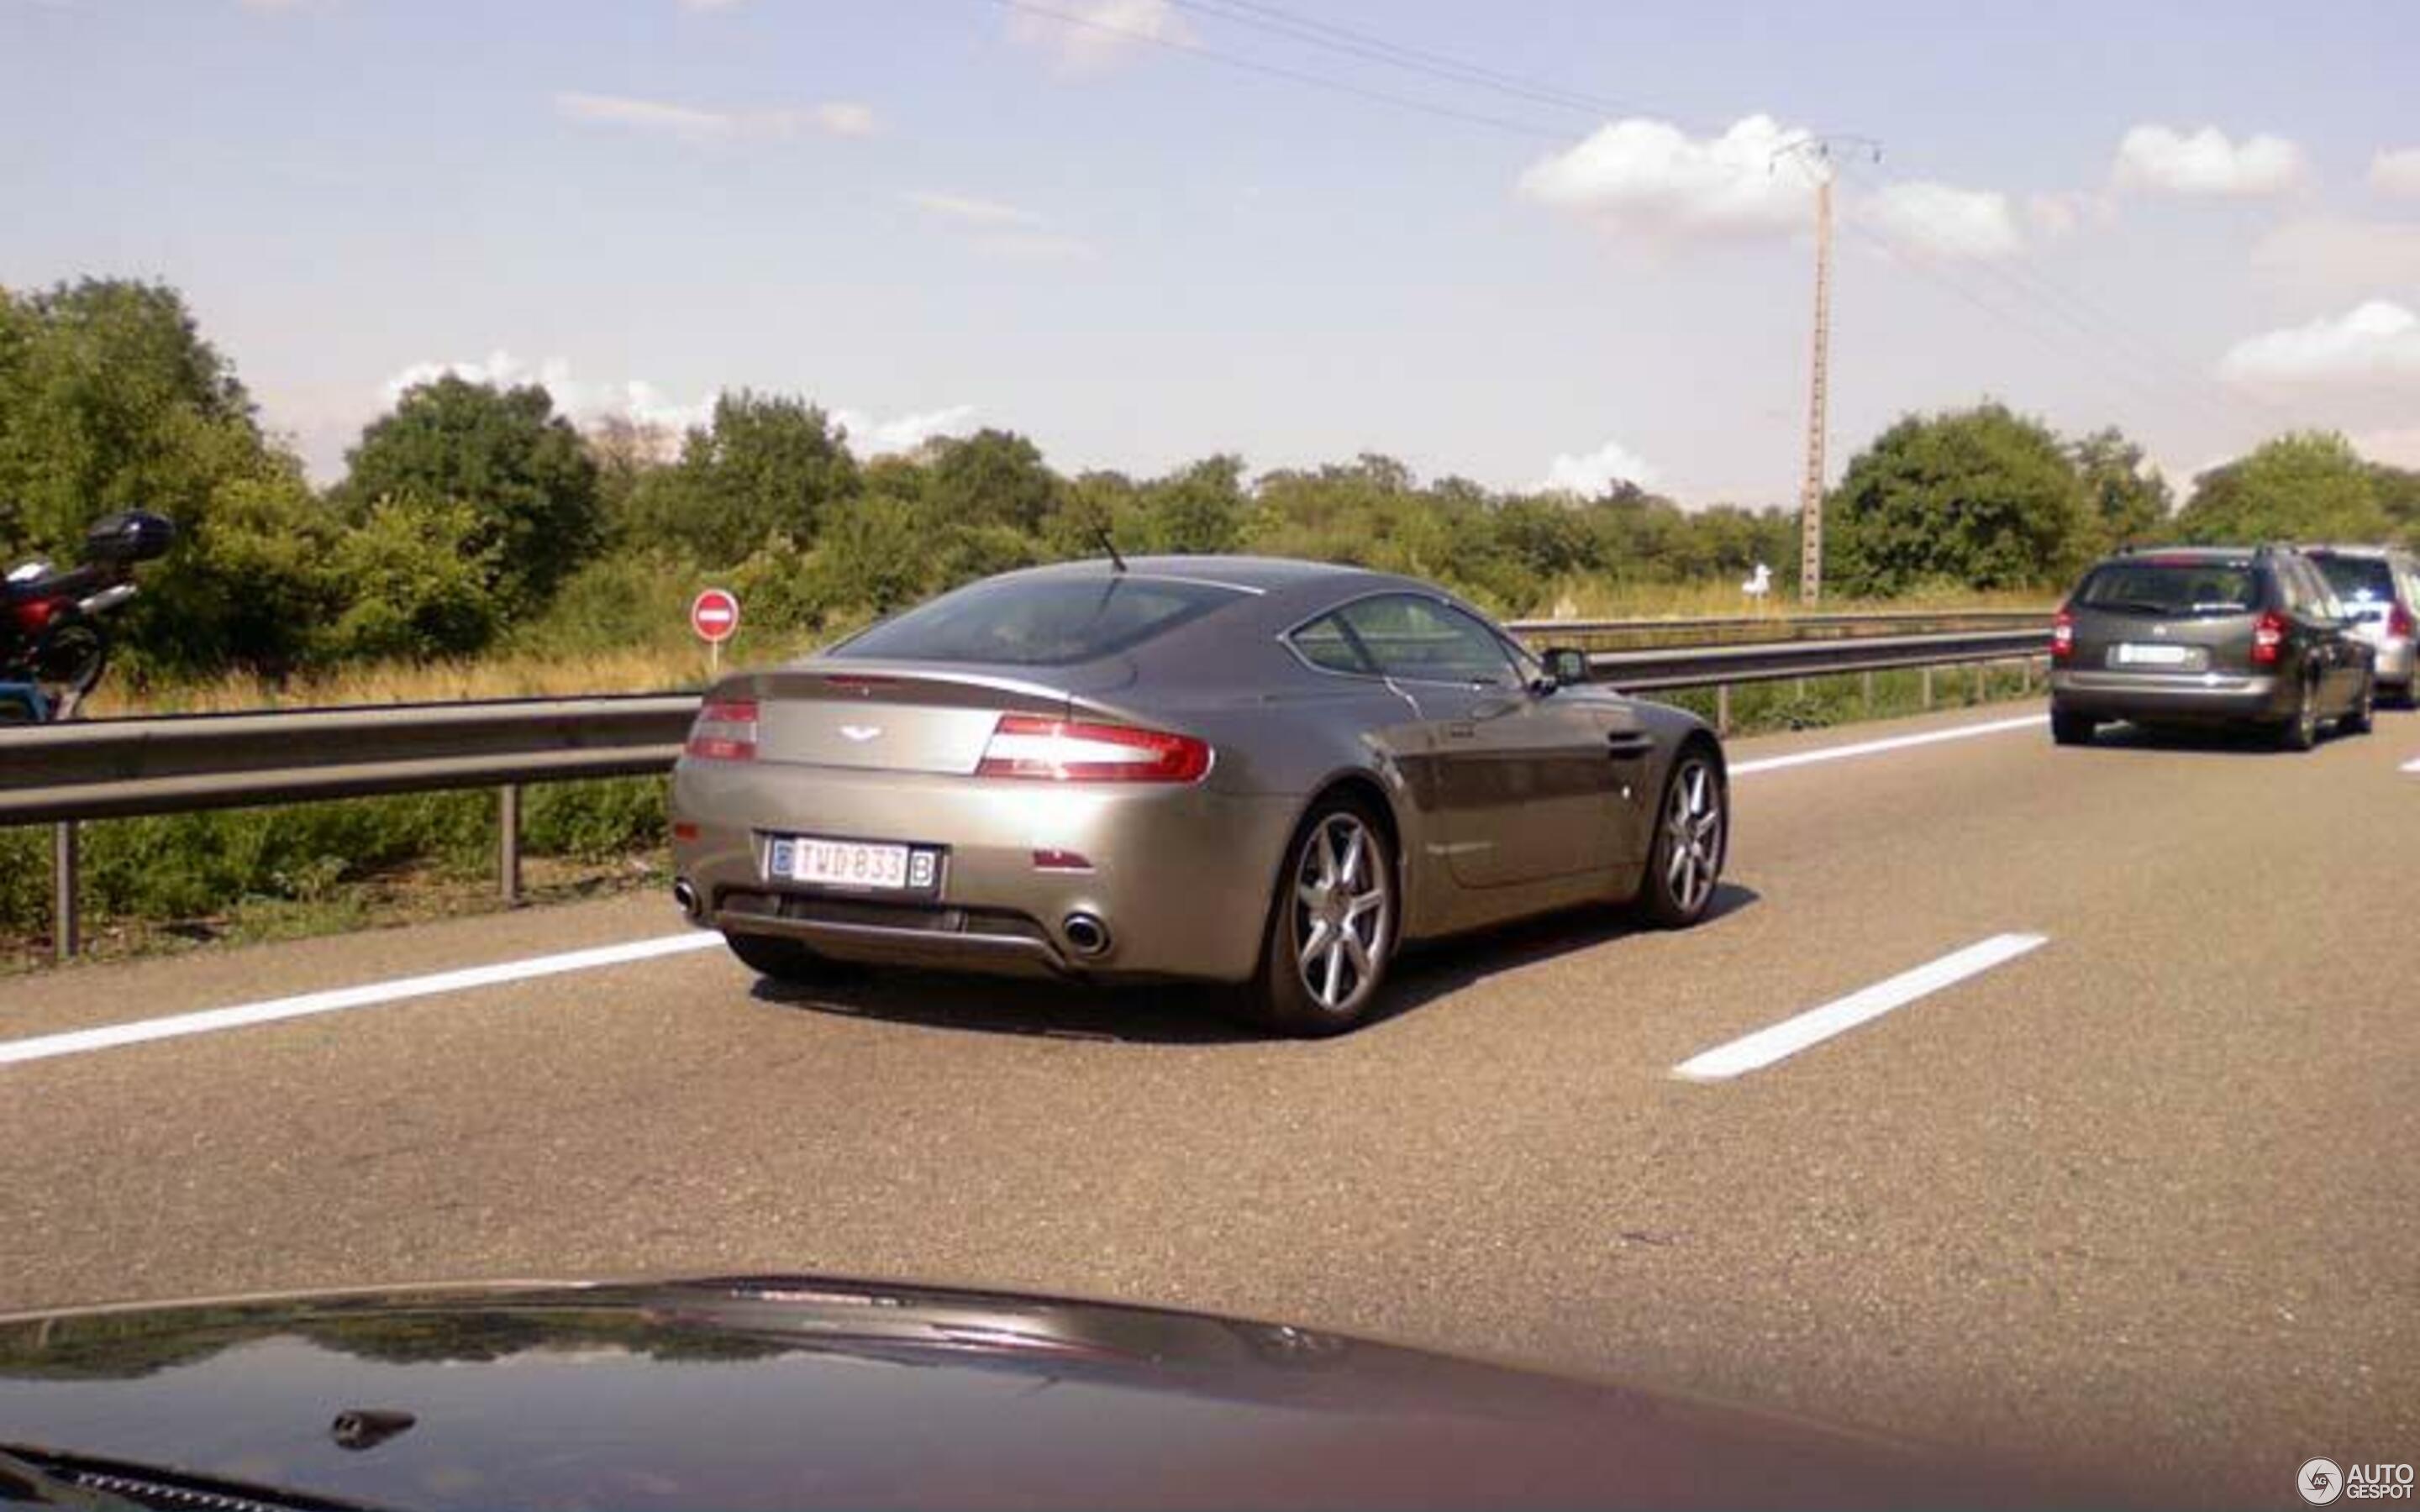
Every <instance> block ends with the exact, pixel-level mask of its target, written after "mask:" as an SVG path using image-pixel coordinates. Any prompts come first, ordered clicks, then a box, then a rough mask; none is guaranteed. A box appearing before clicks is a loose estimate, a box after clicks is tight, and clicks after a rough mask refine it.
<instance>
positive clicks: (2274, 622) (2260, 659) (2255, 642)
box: [2252, 609, 2286, 667]
mask: <svg viewBox="0 0 2420 1512" xmlns="http://www.w3.org/2000/svg"><path fill="white" fill-rule="evenodd" d="M2285 643H2286V617H2285V616H2284V615H2282V614H2280V613H2278V612H2277V611H2276V610H2275V609H2268V610H2265V611H2263V612H2262V614H2261V616H2260V623H2259V624H2257V625H2254V626H2253V627H2252V664H2253V665H2254V666H2256V667H2274V666H2275V665H2277V648H2278V647H2280V646H2282V645H2284V644H2285Z"/></svg>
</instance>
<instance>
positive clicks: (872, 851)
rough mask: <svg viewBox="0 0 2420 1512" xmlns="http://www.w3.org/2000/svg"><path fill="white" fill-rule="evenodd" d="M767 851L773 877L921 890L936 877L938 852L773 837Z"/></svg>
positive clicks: (887, 889)
mask: <svg viewBox="0 0 2420 1512" xmlns="http://www.w3.org/2000/svg"><path fill="white" fill-rule="evenodd" d="M939 867H940V856H939V852H936V851H931V850H926V849H923V848H921V847H919V846H914V845H889V844H882V843H879V842H876V841H856V840H826V839H824V838H822V837H821V836H816V835H776V836H774V837H773V838H772V840H771V841H770V842H769V843H768V855H767V856H766V858H765V870H766V871H767V872H768V873H770V874H771V875H772V876H774V877H776V878H779V879H780V880H782V881H785V882H806V883H812V884H814V885H815V886H817V887H848V888H855V889H860V890H864V891H869V892H923V891H929V890H931V888H932V887H933V884H934V881H935V880H936V879H937V878H938V877H939Z"/></svg>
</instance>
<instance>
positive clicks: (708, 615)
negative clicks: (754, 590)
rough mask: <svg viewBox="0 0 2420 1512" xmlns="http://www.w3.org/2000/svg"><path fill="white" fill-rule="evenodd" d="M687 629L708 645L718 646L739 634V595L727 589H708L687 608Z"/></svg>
mask: <svg viewBox="0 0 2420 1512" xmlns="http://www.w3.org/2000/svg"><path fill="white" fill-rule="evenodd" d="M689 627H690V629H692V630H695V631H696V632H697V638H698V639H699V640H703V641H705V642H706V644H708V645H714V646H719V645H721V644H722V642H724V641H725V640H730V639H731V638H732V637H733V636H735V635H737V634H738V633H739V595H738V594H734V593H733V592H731V591H730V590H729V589H727V588H709V589H707V590H706V592H704V593H702V594H698V595H697V598H696V600H695V601H694V602H693V603H691V604H690V607H689Z"/></svg>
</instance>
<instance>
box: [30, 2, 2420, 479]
mask: <svg viewBox="0 0 2420 1512" xmlns="http://www.w3.org/2000/svg"><path fill="white" fill-rule="evenodd" d="M1019 3H1020V4H1027V0H1019ZM1046 12H1048V13H1046ZM1239 17H1240V18H1243V19H1242V20H1239V19H1238V18H1239ZM1063 18H1075V19H1074V20H1073V21H1071V20H1068V19H1063ZM1250 19H1258V20H1261V21H1263V22H1270V23H1278V24H1279V25H1280V26H1291V27H1293V28H1294V29H1295V33H1296V34H1295V35H1281V34H1280V32H1279V31H1276V30H1272V29H1270V28H1269V27H1267V26H1259V27H1256V26H1252V25H1249V24H1246V23H1245V21H1246V20H1250ZM1081 22H1089V23H1090V24H1080V23H1081ZM1304 23H1310V24H1311V25H1313V26H1319V27H1327V28H1336V29H1341V31H1342V33H1349V34H1351V38H1350V39H1345V40H1349V41H1350V45H1352V46H1354V47H1357V48H1358V49H1360V51H1361V53H1363V54H1366V53H1368V52H1371V51H1383V49H1384V48H1385V47H1398V48H1410V49H1418V50H1419V51H1421V52H1423V53H1425V54H1433V55H1435V56H1437V57H1442V58H1447V59H1451V60H1455V61H1458V62H1460V63H1464V64H1467V65H1472V66H1476V67H1479V68H1483V69H1488V70H1491V71H1492V72H1493V73H1495V74H1498V75H1502V76H1505V77H1507V78H1511V79H1515V80H1520V81H1524V83H1523V84H1522V85H1521V86H1520V90H1521V92H1518V93H1514V92H1508V91H1504V90H1492V89H1485V88H1480V87H1475V86H1472V85H1468V84H1466V83H1461V82H1456V81H1453V80H1450V79H1445V78H1440V77H1437V76H1435V74H1434V73H1431V72H1421V71H1415V70H1410V69H1398V68H1393V67H1389V66H1386V65H1384V64H1382V63H1380V62H1379V61H1377V60H1376V59H1373V58H1371V57H1369V56H1366V55H1355V54H1350V53H1347V52H1344V51H1339V50H1336V49H1326V48H1321V47H1317V46H1313V45H1311V43H1310V42H1308V41H1307V40H1306V39H1304V38H1303V37H1302V36H1301V35H1299V32H1300V29H1301V27H1302V26H1303V24H1304ZM1319 35H1322V36H1326V37H1329V38H1331V39H1341V38H1339V35H1338V32H1336V31H1329V32H1323V33H1320V34H1319ZM1147 38H1156V39H1159V42H1158V43H1155V42H1153V41H1149V40H1146V39H1147ZM1162 44H1173V45H1162ZM1205 51H1206V52H1207V53H1212V54H1218V57H1216V58H1214V57H1209V56H1204V55H1203V53H1204V52H1205ZM1222 60H1240V61H1241V62H1243V63H1246V64H1250V65H1257V66H1259V68H1261V69H1282V70H1288V71H1291V72H1294V73H1297V74H1307V75H1312V76H1315V77H1316V78H1317V79H1319V80H1322V81H1325V82H1326V85H1342V86H1344V87H1345V88H1349V89H1354V90H1362V91H1374V92H1378V93H1382V94H1387V95H1391V96H1397V97H1401V98H1402V99H1404V100H1410V101H1413V102H1414V103H1416V104H1417V105H1419V106H1421V107H1424V108H1422V109H1412V108H1405V107H1404V106H1401V105H1397V104H1390V103H1387V102H1384V101H1380V100H1371V99H1368V98H1363V97H1362V96H1359V95H1353V94H1347V93H1344V92H1342V90H1340V89H1337V88H1333V87H1322V86H1321V85H1313V84H1310V83H1305V82H1303V81H1301V80H1299V79H1291V78H1279V77H1273V76H1271V75H1270V74H1268V73H1266V72H1263V71H1254V70H1253V69H1249V68H1243V67H1237V66H1235V64H1234V63H1233V62H1232V61H1222ZM2415 61H2420V6H2413V5H2411V4H2409V3H2393V4H2372V5H2358V4H2342V5H2326V4H2312V5H2304V6H2302V7H2298V8H2285V7H2280V6H2276V5H2274V4H2269V5H2261V6H2249V5H2245V6H2234V5H2193V6H2159V7H2154V6H2127V5H2123V4H2115V3H2105V4H2100V5H2069V4H2037V5H2032V6H2026V7H2022V8H2021V7H2015V6H2005V7H1968V6H1945V5H1937V4H1870V5H1861V4H1855V3H1848V4H1842V5H1838V6H1831V7H1809V6H1806V5H1803V4H1771V5H1767V4H1745V3H1730V4H1723V3H1702V0H1700V3H1688V4H1662V3H1657V4H1639V5H1614V4H1610V3H1604V0H1596V3H1578V0H1572V3H1565V0H1555V3H1548V0H1526V3H1525V0H1501V3H1496V4H1476V3H1471V4H1449V3H1446V0H1400V3H1393V4H1381V3H1377V0H1249V3H1245V0H1030V6H1029V8H1019V6H1018V5H1004V4H1001V3H998V0H857V3H844V0H577V3H574V0H520V3H516V0H493V3H490V4H485V5H480V4H471V3H467V0H419V3H405V0H0V141H5V142H6V143H7V144H8V146H7V147H6V148H5V149H0V153H5V155H0V203H5V204H6V205H7V207H8V223H7V226H6V230H5V233H4V234H0V284H5V285H11V286H23V285H41V284H46V283H49V282H52V281H54V280H56V279H60V278H64V277H70V276H74V275H77V274H82V273H123V274H140V275H145V276H156V277H161V278H165V279H167V280H169V281H170V282H172V283H174V284H176V285H178V286H179V287H180V288H182V289H183V290H184V291H185V292H186V293H187V295H188V297H189V298H190V299H191V300H192V301H193V302H194V305H195V307H196V309H197V311H198V313H199V315H200V317H201V319H202V322H203V325H204V328H205V330H206V331H207V332H209V334H210V335H211V336H212V337H213V338H215V339H216V340H217V341H218V342H219V343H220V345H221V346H222V347H224V348H225V350H227V351H228V352H229V353H230V354H231V355H232V356H233V357H234V358H235V360H236V362H237V363H238V365H239V367H240V371H241V373H242V376H243V377H244V378H245V379H246V381H247V382H248V383H249V384H250V385H251V387H252V389H253V391H254V393H255V394H256V396H257V397H258V398H259V400H260V402H261V404H262V408H263V410H264V413H265V415H266V417H267V419H268V420H269V422H270V423H271V425H272V426H274V427H276V428H278V429H280V430H282V431H284V432H286V433H287V434H289V435H291V436H292V437H293V438H294V439H295V440H296V443H297V444H298V445H299V446H300V447H301V448H302V451H303V452H304V454H305V455H306V456H307V457H308V458H309V459H310V460H311V462H312V464H313V466H314V469H315V471H317V472H318V473H319V474H320V475H321V476H326V475H329V474H330V473H331V472H332V471H334V469H336V468H338V467H340V466H341V457H342V453H343V449H344V447H345V446H346V445H347V444H348V443H349V440H351V439H352V437H353V436H354V435H355V434H356V433H357V432H358V429H359V427H360V425H361V424H363V423H364V422H365V421H366V420H367V419H369V418H371V417H372V416H373V415H374V414H376V413H377V412H378V411H379V410H380V409H381V408H382V407H383V406H384V405H385V403H387V402H388V398H389V395H390V394H391V393H392V392H393V391H394V388H395V386H396V384H397V383H398V382H400V381H403V380H405V379H407V378H411V377H412V376H415V375H421V374H426V373H427V372H430V371H433V370H434V369H435V368H436V367H437V366H438V365H440V364H455V365H458V366H465V367H470V368H473V369H474V370H477V371H482V372H488V373H493V374H498V375H502V376H511V377H520V376H530V377H544V378H548V379H549V380H550V382H551V387H553V388H554V389H555V390H556V391H557V397H558V401H559V402H561V403H563V404H565V405H566V407H568V408H570V409H573V410H574V411H575V412H576V413H578V414H580V415H582V416H584V417H593V416H596V415H599V414H603V413H607V412H614V411H622V412H634V413H637V414H640V415H642V416H645V417H652V418H657V419H660V420H665V421H669V422H672V423H675V424H676V423H678V422H679V421H681V420H682V419H683V418H685V417H687V416H690V415H692V414H694V413H695V412H697V410H698V409H700V407H702V406H703V405H704V404H705V403H706V401H708V400H709V399H710V396H711V394H712V393H714V392H715V390H717V389H718V388H720V387H723V386H738V385H752V386H755V387H759V388H769V389H777V390H783V391H787V392H797V393H806V394H808V395H810V396H812V397H813V398H814V399H815V400H817V401H818V402H820V403H822V404H824V405H825V406H826V407H828V408H830V409H834V410H836V411H839V412H842V413H844V414H845V416H846V417H847V419H848V420H849V422H850V424H851V427H852V429H853V431H854V432H855V433H856V435H857V437H858V439H859V441H860V443H861V445H862V446H863V447H864V448H866V449H869V450H871V449H875V448H878V447H881V446H886V445H895V444H900V443H903V442H907V441H912V440H915V439H916V438H918V437H920V436H922V435H925V434H930V433H932V432H934V431H936V430H950V429H965V428H969V427H971V426H973V425H978V424H996V425H1003V426H1007V427H1010V428H1014V429H1017V430H1021V431H1024V432H1026V433H1028V434H1031V435H1032V436H1033V437H1034V438H1035V439H1036V440H1038V441H1040V442H1041V444H1042V445H1043V446H1044V448H1045V450H1046V451H1047V453H1048V455H1050V457H1051V458H1052V460H1053V461H1054V462H1056V463H1057V464H1059V465H1060V466H1062V467H1063V468H1068V469H1071V470H1072V469H1078V468H1084V467H1094V466H1104V467H1119V468H1124V469H1127V470H1130V471H1139V472H1150V471H1159V470H1161V469H1164V468H1167V467H1170V466H1173V465H1176V464H1178V463H1181V462H1183V461H1185V460H1187V459H1189V458H1191V457H1195V456H1198V455H1203V454H1206V453H1209V452H1213V451H1222V450H1233V451H1240V452H1242V453H1243V454H1244V455H1246V457H1247V458H1248V459H1249V462H1250V463H1251V464H1252V465H1253V466H1254V467H1255V468H1256V469H1262V468H1269V467H1277V466H1284V465H1290V464H1299V463H1305V462H1311V461H1317V460H1324V459H1331V458H1342V457H1348V456H1350V455H1353V454H1354V453H1356V452H1358V451H1362V450H1372V451H1381V452H1387V453H1389V454H1392V455H1398V456H1401V457H1403V458H1404V459H1405V460H1406V461H1408V462H1410V463H1411V464H1412V465H1413V466H1414V467H1415V468H1416V469H1417V470H1418V471H1420V472H1421V473H1423V474H1425V475H1435V474H1439V473H1446V472H1453V473H1460V474H1463V475H1466V476H1469V477H1474V478H1477V479H1479V480H1481V482H1484V483H1487V484H1491V485H1497V486H1528V485H1531V484H1535V483H1538V482H1541V481H1543V480H1546V479H1548V478H1550V477H1557V478H1561V479H1563V480H1565V481H1568V482H1572V483H1574V484H1576V485H1579V486H1589V485H1591V484H1593V483H1595V482H1598V481H1601V480H1602V479H1603V478H1604V477H1605V476H1606V475H1608V474H1611V473H1621V474H1626V475H1635V476H1640V477H1643V478H1644V479H1645V481H1648V482H1650V483H1652V484H1653V485H1654V486H1660V487H1662V488H1664V489H1666V490H1667V491H1669V492H1672V493H1674V494H1676V495H1677V496H1679V497H1681V498H1683V500H1685V501H1692V502H1705V501H1715V500H1731V501H1744V502H1754V503H1771V502H1786V501H1790V500H1791V499H1792V497H1793V496H1794V492H1795V481H1796V478H1797V474H1798V468H1799V456H1798V453H1799V446H1800V433H1801V427H1802V425H1803V415H1804V409H1805V404H1806V387H1807V304H1808V284H1809V279H1810V258H1811V241H1810V239H1809V231H1808V226H1809V224H1810V220H1811V210H1810V195H1811V190H1810V188H1809V185H1808V181H1807V177H1806V175H1805V174H1804V173H1803V172H1802V171H1801V170H1799V169H1797V168H1795V167H1794V166H1793V165H1792V162H1791V161H1790V160H1786V159H1785V160H1784V161H1783V162H1781V164H1780V165H1779V166H1778V167H1777V168H1776V166H1774V164H1773V162H1772V157H1773V149H1774V147H1776V146H1777V145H1780V144H1784V143H1788V142H1790V141H1792V140H1795V139H1796V137H1797V135H1798V133H1802V132H1805V131H1823V132H1835V133H1857V134H1863V135H1866V136H1870V137H1873V138H1877V139H1879V140H1880V142H1881V143H1882V149H1883V157H1882V161H1881V162H1880V163H1879V164H1875V163H1871V162H1855V163H1854V164H1852V165H1850V166H1847V167H1845V168H1844V169H1843V170H1842V171H1841V177H1840V178H1839V180H1838V194H1839V196H1840V203H1841V215H1842V221H1843V234H1842V236H1841V237H1840V239H1839V243H1838V278H1837V320H1838V325H1837V333H1836V339H1835V347H1834V404H1833V412H1832V424H1831V436H1832V448H1833V457H1834V471H1835V473H1836V475H1837V471H1838V466H1839V464H1840V462H1841V461H1843V460H1845V458H1846V456H1847V455H1848V454H1849V453H1850V452H1851V451H1853V450H1854V448H1855V447H1856V446H1857V445H1859V444H1861V443H1862V442H1863V441H1864V440H1866V439H1868V438H1869V437H1870V436H1871V435H1872V434H1873V433H1874V432H1875V431H1876V430H1877V429H1879V428H1880V427H1881V426H1883V425H1885V424H1888V423H1889V422H1890V421H1891V420H1892V419H1893V418H1895V417H1896V416H1897V415H1899V414H1900V413H1901V412H1903V411H1905V410H1907V409H1923V408H1935V407H1941V406H1947V405H1953V404H1961V403H1965V402H1969V401H1972V400H1974V399H1976V398H1978V397H1979V396H1982V395H1985V394H1990V395H1993V396H1997V397H2000V398H2004V399H2006V400H2007V401H2009V402H2010V403H2011V404H2014V405H2016V406H2018V407H2019V408H2021V409H2026V410H2029V411H2032V412H2035V413H2039V414H2041V415H2043V416H2045V417H2046V418H2048V419H2050V420H2051V421H2052V422H2053V423H2054V424H2058V425H2060V426H2062V427H2063V428H2070V429H2081V428H2084V427H2087V426H2093V425H2098V424H2107V423H2114V424H2120V425H2122V426H2124V427H2125V428H2126V429H2128V430H2129V431H2130V432H2132V433H2133V434H2134V435H2135V436H2137V437H2138V438H2139V439H2141V440H2144V441H2145V442H2146V443H2147V444H2148V445H2149V448H2150V450H2151V453H2152V455H2153V456H2154V457H2155V458H2157V459H2158V461H2159V462H2160V463H2162V464H2163V465H2164V467H2165V468H2166V469H2167V470H2168V471H2170V472H2171V473H2172V474H2177V475H2183V474H2189V473H2190V472H2191V471H2195V470H2196V469H2198V468H2201V467H2203V466H2206V465H2208V464H2209V463H2211V462H2212V461H2214V460H2217V459H2219V458H2222V457H2224V456H2226V455H2231V454H2233V453H2235V452H2237V451H2240V450H2242V448H2244V447H2246V446H2248V445H2250V444H2252V443H2253V442H2255V441H2257V440H2258V439H2259V438H2260V437H2261V436H2263V435H2264V434H2267V433H2270V432H2273V431H2274V430H2277V429H2280V428H2284V427H2286V426H2288V425H2307V424H2318V425H2327V426H2333V427H2336V428H2341V429H2343V430H2345V431H2347V432H2348V433H2350V434H2351V435H2353V436H2354V437H2355V438H2356V440H2358V441H2359V442H2360V443H2361V444H2362V445H2363V446H2364V447H2365V449H2366V450H2368V451H2370V452H2372V453H2373V454H2374V455H2381V456H2383V457H2388V458H2391V459H2396V460H2400V461H2404V462H2407V463H2415V464H2420V316H2414V314H2413V312H2414V311H2415V310H2420V151H2412V152H2411V153H2410V155H2408V156H2398V155H2397V154H2398V153H2403V152H2405V151H2406V149H2414V148H2420V117H2415V116H2414V115H2413V114H2412V110H2411V108H2410V105H2409V100H2410V98H2411V96H2410V89H2409V82H2408V81H2409V77H2410V73H2411V69H2412V66H2413V64H2414V63H2415ZM1541 95H1544V96H1551V97H1552V98H1550V99H1542V98H1536V97H1538V96H1541ZM1440 113H1460V116H1484V117H1488V120H1486V121H1484V122H1482V121H1475V120H1469V119H1464V118H1459V116H1450V115H1448V114H1440Z"/></svg>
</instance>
